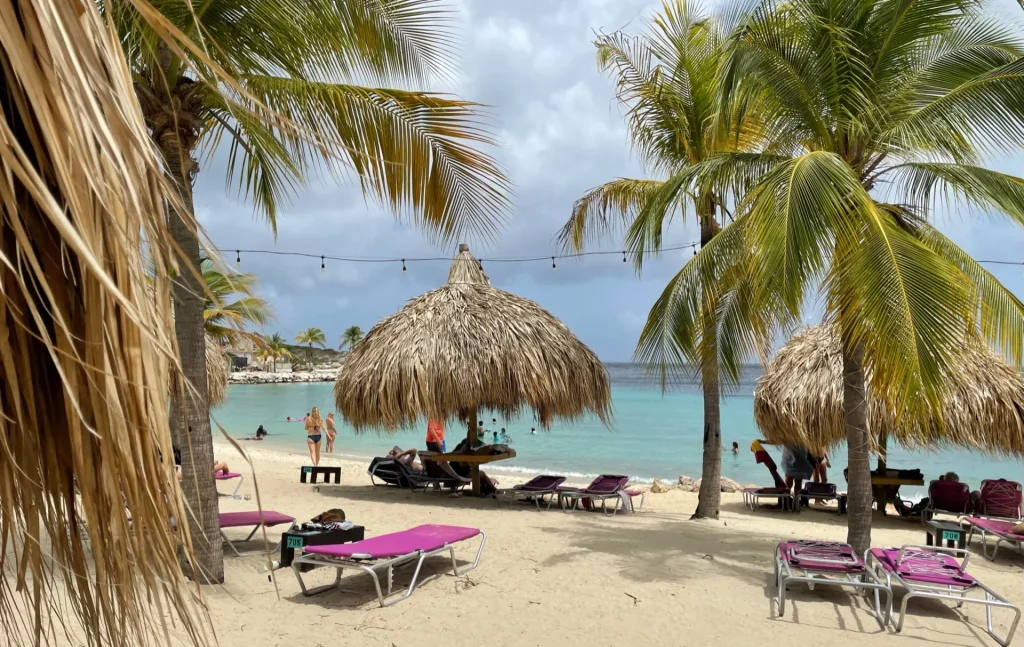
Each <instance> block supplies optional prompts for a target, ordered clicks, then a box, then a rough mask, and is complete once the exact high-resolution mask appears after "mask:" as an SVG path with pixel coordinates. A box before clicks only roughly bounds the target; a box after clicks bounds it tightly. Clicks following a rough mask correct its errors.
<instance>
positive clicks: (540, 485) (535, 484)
mask: <svg viewBox="0 0 1024 647" xmlns="http://www.w3.org/2000/svg"><path fill="white" fill-rule="evenodd" d="M563 481H565V477H564V476H550V475H542V476H535V477H533V478H532V479H530V480H529V481H527V482H526V483H523V484H521V485H513V486H512V489H513V490H520V491H523V492H553V491H555V490H556V489H558V486H559V485H561V484H562V482H563Z"/></svg>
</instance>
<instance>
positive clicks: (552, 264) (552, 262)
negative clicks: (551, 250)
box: [551, 256, 558, 269]
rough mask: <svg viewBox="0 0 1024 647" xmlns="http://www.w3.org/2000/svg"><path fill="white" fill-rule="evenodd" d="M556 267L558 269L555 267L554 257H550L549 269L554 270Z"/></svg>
mask: <svg viewBox="0 0 1024 647" xmlns="http://www.w3.org/2000/svg"><path fill="white" fill-rule="evenodd" d="M556 267H558V266H557V265H555V257H554V256H552V257H551V269H555V268H556Z"/></svg>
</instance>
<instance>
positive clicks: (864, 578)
mask: <svg viewBox="0 0 1024 647" xmlns="http://www.w3.org/2000/svg"><path fill="white" fill-rule="evenodd" d="M791 582H803V583H805V584H807V586H808V587H809V588H810V589H811V590H812V591H813V590H814V587H815V586H816V585H819V584H821V585H826V586H845V587H850V588H853V589H860V590H862V591H864V592H865V593H866V592H868V591H871V592H873V593H874V598H875V605H874V606H875V619H876V620H878V624H880V625H881V626H882V627H883V628H884V627H885V625H886V624H887V618H886V616H885V615H884V614H885V613H887V611H885V610H888V609H889V607H890V606H891V597H892V590H891V589H890V588H889V587H888V586H887V585H885V584H883V583H882V581H881V580H880V579H878V576H877V575H875V573H874V572H873V571H872V570H871V569H869V568H868V567H867V565H866V564H865V563H864V560H863V559H861V557H860V555H858V554H857V553H856V551H854V550H853V547H852V546H850V545H849V544H840V543H838V542H832V541H814V540H794V541H784V542H782V543H781V544H779V545H778V546H776V547H775V585H776V587H778V594H777V598H776V603H777V606H778V611H779V617H782V616H784V615H785V614H786V587H787V586H788V585H789V584H790V583H791ZM880 593H884V594H885V606H884V607H883V606H882V603H881V600H880V596H879V594H880Z"/></svg>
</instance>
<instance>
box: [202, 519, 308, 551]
mask: <svg viewBox="0 0 1024 647" xmlns="http://www.w3.org/2000/svg"><path fill="white" fill-rule="evenodd" d="M294 522H295V517H293V516H291V515H287V514H282V513H280V512H274V511H273V510H263V511H260V510H252V511H249V512H221V513H220V535H221V537H223V538H224V543H226V544H227V545H228V547H229V548H231V552H233V553H234V554H235V555H236V556H237V557H241V556H242V554H241V553H239V552H238V548H237V547H236V546H235V542H234V541H231V540H230V539H228V537H227V535H225V534H224V530H225V529H227V528H249V527H252V532H250V533H249V536H248V537H246V538H245V539H242V540H240V541H238V543H244V542H247V541H249V540H250V539H252V538H253V535H255V534H256V531H257V530H259V529H260V528H262V527H263V526H266V527H267V528H273V527H274V526H278V525H281V524H282V523H287V524H291V523H294ZM280 543H281V542H278V544H280ZM270 550H271V552H272V551H274V550H277V548H276V547H275V548H271V549H270Z"/></svg>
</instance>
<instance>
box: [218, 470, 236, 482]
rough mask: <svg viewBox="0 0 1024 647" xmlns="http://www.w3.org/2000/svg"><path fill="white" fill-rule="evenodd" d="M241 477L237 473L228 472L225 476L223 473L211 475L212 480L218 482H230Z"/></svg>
mask: <svg viewBox="0 0 1024 647" xmlns="http://www.w3.org/2000/svg"><path fill="white" fill-rule="evenodd" d="M241 477H242V475H241V474H239V473H238V472H228V473H227V474H224V473H223V472H217V473H216V474H214V475H213V478H215V479H217V480H218V481H230V480H231V479H237V478H241Z"/></svg>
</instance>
